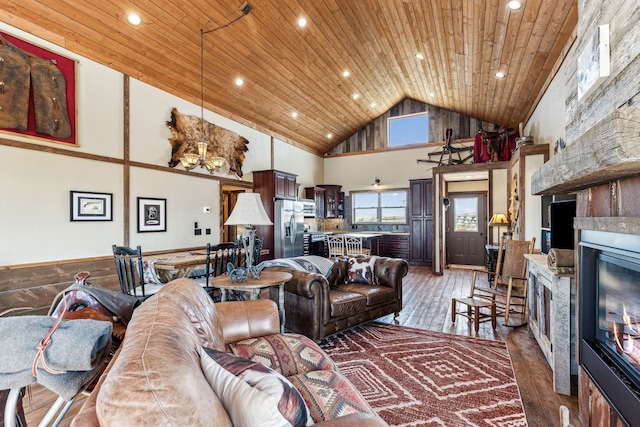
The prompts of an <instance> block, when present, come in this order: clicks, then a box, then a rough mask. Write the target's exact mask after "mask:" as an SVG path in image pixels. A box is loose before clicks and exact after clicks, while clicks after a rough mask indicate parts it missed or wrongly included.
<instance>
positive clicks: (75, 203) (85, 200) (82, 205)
mask: <svg viewBox="0 0 640 427" xmlns="http://www.w3.org/2000/svg"><path fill="white" fill-rule="evenodd" d="M112 198H113V194H111V193H88V192H83V191H71V221H111V220H112V213H113V207H112V204H111V201H112Z"/></svg>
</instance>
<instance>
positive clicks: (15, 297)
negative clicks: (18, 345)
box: [0, 247, 204, 315]
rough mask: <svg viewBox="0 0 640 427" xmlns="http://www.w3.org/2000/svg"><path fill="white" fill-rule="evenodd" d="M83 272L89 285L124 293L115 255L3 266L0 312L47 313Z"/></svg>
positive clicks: (190, 249) (0, 277)
mask: <svg viewBox="0 0 640 427" xmlns="http://www.w3.org/2000/svg"><path fill="white" fill-rule="evenodd" d="M202 249H204V248H203V247H192V248H182V249H169V250H163V251H153V252H151V251H150V252H144V255H157V254H163V253H170V252H180V251H194V250H202ZM80 271H88V272H90V273H91V275H90V276H89V280H88V283H90V284H92V285H97V286H102V287H103V288H107V289H111V290H114V291H118V292H119V291H120V282H119V281H118V276H117V273H116V265H115V262H114V260H113V256H112V255H109V256H104V257H95V258H82V259H73V260H62V261H52V262H42V263H37V264H35V263H34V264H21V265H9V266H0V313H2V312H3V311H5V310H8V309H13V308H22V307H28V309H27V310H21V311H20V312H19V314H21V315H24V314H36V315H40V314H47V313H48V312H49V308H51V304H52V303H53V300H54V298H55V296H56V295H57V294H58V293H59V292H60V291H62V290H64V289H66V288H67V287H69V286H71V284H73V282H74V276H75V275H76V273H78V272H80Z"/></svg>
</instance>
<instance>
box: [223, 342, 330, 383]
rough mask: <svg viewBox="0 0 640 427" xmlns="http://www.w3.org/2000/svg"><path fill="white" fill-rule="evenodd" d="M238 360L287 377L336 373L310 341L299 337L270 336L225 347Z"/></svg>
mask: <svg viewBox="0 0 640 427" xmlns="http://www.w3.org/2000/svg"><path fill="white" fill-rule="evenodd" d="M228 348H229V351H230V352H231V353H233V354H234V355H236V356H237V357H243V358H245V359H249V360H252V361H254V362H259V363H261V364H263V365H265V366H266V367H267V368H271V369H273V370H275V371H276V372H279V373H281V374H282V375H284V376H286V377H290V376H292V375H297V374H301V373H304V372H313V371H320V370H328V371H331V370H335V369H337V367H336V364H335V362H334V361H333V360H331V358H330V357H329V356H327V354H326V353H325V352H324V351H323V350H322V349H321V348H320V347H319V346H318V344H316V343H315V342H313V341H312V340H311V339H310V338H307V337H305V336H304V335H300V334H272V335H266V336H264V337H254V338H248V339H246V340H242V341H238V342H236V343H232V344H229V345H228Z"/></svg>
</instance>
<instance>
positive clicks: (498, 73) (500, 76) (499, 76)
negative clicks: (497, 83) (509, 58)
mask: <svg viewBox="0 0 640 427" xmlns="http://www.w3.org/2000/svg"><path fill="white" fill-rule="evenodd" d="M496 77H497V78H499V79H504V73H501V72H497V73H496Z"/></svg>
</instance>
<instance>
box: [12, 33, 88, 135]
mask: <svg viewBox="0 0 640 427" xmlns="http://www.w3.org/2000/svg"><path fill="white" fill-rule="evenodd" d="M29 92H31V93H32V94H33V96H31V97H30V96H29ZM0 128H2V130H8V131H11V132H17V133H21V134H25V135H30V136H36V137H39V138H45V139H50V140H55V141H57V142H65V143H71V144H75V143H76V141H75V129H74V128H75V61H73V60H71V59H68V58H64V57H62V56H60V55H57V54H55V53H53V52H49V51H47V50H45V49H43V48H40V47H38V46H35V45H31V44H30V43H27V42H25V41H23V40H19V39H17V38H15V37H11V36H10V35H8V34H4V33H0Z"/></svg>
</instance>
